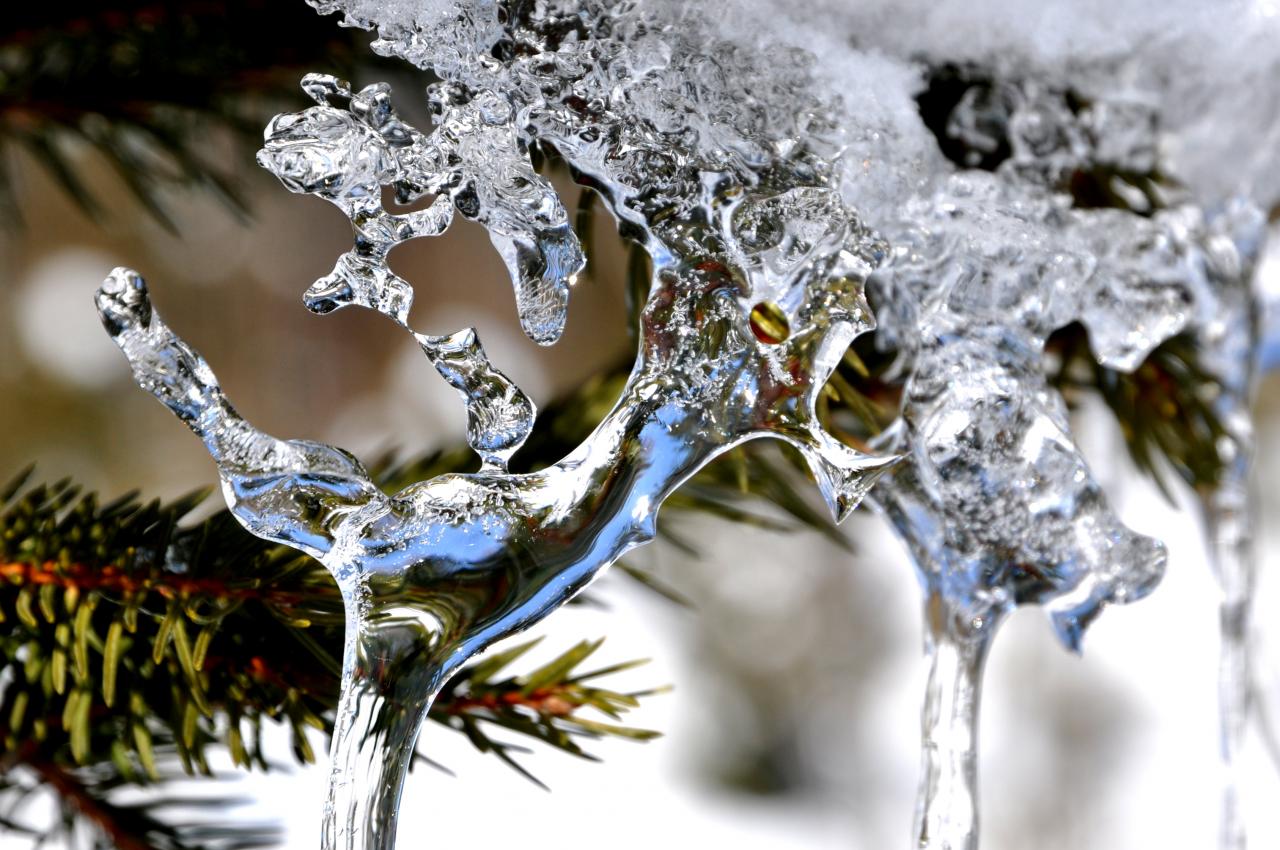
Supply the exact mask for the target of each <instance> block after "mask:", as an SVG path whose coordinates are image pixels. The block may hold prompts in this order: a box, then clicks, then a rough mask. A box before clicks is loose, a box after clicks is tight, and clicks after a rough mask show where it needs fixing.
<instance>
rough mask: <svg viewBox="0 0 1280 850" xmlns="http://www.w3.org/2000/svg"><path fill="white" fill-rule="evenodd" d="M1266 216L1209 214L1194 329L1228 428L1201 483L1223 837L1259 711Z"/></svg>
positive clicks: (1232, 210) (1236, 837)
mask: <svg viewBox="0 0 1280 850" xmlns="http://www.w3.org/2000/svg"><path fill="white" fill-rule="evenodd" d="M1264 229H1265V224H1264V222H1263V219H1262V216H1261V214H1260V212H1259V211H1258V210H1257V209H1256V208H1254V207H1253V206H1251V205H1249V204H1247V203H1244V202H1242V201H1236V202H1234V203H1232V204H1230V205H1228V207H1227V209H1226V210H1225V211H1224V212H1223V213H1222V214H1221V215H1220V216H1218V217H1217V218H1215V219H1214V220H1212V221H1211V222H1209V224H1208V227H1207V228H1205V230H1206V231H1207V232H1206V233H1205V234H1204V235H1203V237H1202V238H1203V241H1204V242H1205V243H1206V245H1207V247H1208V258H1209V262H1208V264H1207V269H1208V273H1209V281H1210V282H1211V284H1212V285H1211V286H1208V287H1206V288H1205V289H1203V290H1202V291H1201V292H1199V293H1198V295H1199V300H1200V302H1201V303H1200V304H1199V305H1198V307H1199V309H1198V310H1197V314H1198V320H1197V322H1196V325H1195V328H1194V332H1195V341H1196V345H1197V350H1198V354H1199V365H1200V366H1201V368H1203V370H1204V371H1205V374H1206V375H1208V376H1210V377H1211V378H1212V379H1213V381H1214V382H1215V383H1216V393H1217V394H1216V397H1215V398H1214V399H1213V409H1214V412H1215V414H1216V415H1217V417H1218V419H1219V421H1220V422H1221V424H1222V426H1223V429H1224V433H1223V434H1222V435H1221V436H1220V437H1219V438H1218V445H1217V449H1218V455H1219V460H1220V461H1221V464H1222V467H1221V473H1220V477H1219V479H1218V481H1216V482H1214V483H1213V484H1209V485H1207V486H1205V487H1203V488H1202V489H1201V490H1200V492H1199V494H1198V495H1199V497H1200V506H1201V511H1202V514H1203V516H1204V521H1205V530H1206V537H1207V543H1208V555H1209V563H1210V566H1211V567H1212V569H1213V573H1214V578H1215V579H1216V580H1217V582H1218V587H1219V590H1220V593H1221V598H1220V599H1219V602H1218V622H1219V630H1220V640H1219V650H1218V652H1219V661H1218V711H1219V748H1220V753H1221V759H1222V814H1221V821H1220V832H1219V846H1220V847H1221V848H1222V850H1243V848H1244V847H1245V846H1246V845H1247V840H1246V838H1247V831H1246V828H1245V820H1244V816H1243V813H1242V811H1241V807H1240V802H1241V801H1240V793H1241V765H1240V754H1241V749H1242V747H1243V745H1244V738H1245V732H1246V730H1247V728H1248V725H1249V721H1250V717H1251V715H1252V713H1253V706H1252V705H1251V703H1252V693H1253V669H1252V663H1251V656H1252V653H1251V648H1250V630H1251V627H1252V616H1251V614H1252V607H1253V589H1254V585H1255V579H1256V569H1257V563H1256V559H1255V555H1254V549H1253V546H1254V523H1255V519H1256V518H1255V507H1254V493H1253V481H1252V470H1253V454H1254V428H1253V414H1252V404H1253V393H1254V384H1255V378H1256V374H1257V367H1258V363H1259V359H1260V342H1261V340H1260V330H1259V326H1258V323H1259V315H1258V312H1259V304H1258V298H1257V294H1256V293H1255V291H1254V287H1253V282H1252V277H1253V267H1254V263H1255V261H1256V260H1257V257H1258V254H1259V253H1260V251H1259V248H1260V245H1261V240H1262V235H1263V233H1264Z"/></svg>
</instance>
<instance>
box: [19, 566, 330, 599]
mask: <svg viewBox="0 0 1280 850" xmlns="http://www.w3.org/2000/svg"><path fill="white" fill-rule="evenodd" d="M0 579H9V580H10V581H12V582H14V583H15V584H52V585H56V586H58V587H61V588H69V587H75V588H76V589H78V590H90V591H93V590H96V591H108V592H117V593H122V594H135V593H141V592H155V593H158V594H160V595H161V596H163V597H164V598H165V599H188V598H190V597H193V596H205V597H213V598H217V599H257V600H262V601H264V602H268V603H271V604H274V605H282V606H295V605H300V604H302V603H303V602H310V601H311V598H312V595H311V594H308V595H307V596H304V595H303V594H301V593H298V592H294V591H287V590H279V589H277V588H273V587H270V586H263V585H261V584H256V583H255V584H248V585H241V586H233V585H231V584H230V583H228V582H227V581H224V580H221V579H211V578H189V577H186V576H180V575H175V574H172V573H161V574H159V575H156V574H151V575H147V576H142V577H139V576H135V575H131V574H130V573H129V572H127V571H125V570H123V569H121V568H120V567H117V566H114V565H107V566H103V567H91V566H87V565H85V564H68V565H59V564H58V563H57V562H55V561H45V562H43V563H39V564H29V563H17V562H13V563H0ZM333 597H334V598H335V599H337V598H338V597H339V593H338V589H337V585H334V592H333Z"/></svg>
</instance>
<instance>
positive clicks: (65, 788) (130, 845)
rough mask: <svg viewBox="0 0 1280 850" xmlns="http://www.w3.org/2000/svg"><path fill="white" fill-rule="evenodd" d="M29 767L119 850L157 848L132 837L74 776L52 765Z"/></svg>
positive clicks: (29, 764)
mask: <svg viewBox="0 0 1280 850" xmlns="http://www.w3.org/2000/svg"><path fill="white" fill-rule="evenodd" d="M27 766H28V767H30V768H31V769H32V770H34V771H35V772H36V774H37V775H38V776H39V777H40V779H41V780H43V781H44V782H45V783H46V784H48V785H49V786H50V787H51V788H53V789H54V790H55V791H57V792H58V794H59V795H60V796H61V797H62V799H64V800H66V801H67V802H69V803H70V804H71V805H73V806H75V807H76V809H77V810H79V812H80V814H82V815H83V816H84V817H85V818H87V819H88V820H90V821H92V822H93V823H94V824H95V825H97V827H98V828H99V829H101V830H102V831H103V832H104V833H105V834H106V835H107V837H109V838H110V839H111V841H112V843H113V844H115V846H116V850H156V847H155V845H153V844H151V843H150V842H148V841H146V840H145V839H143V838H141V837H139V836H137V835H133V834H131V833H130V832H129V831H128V830H127V829H125V828H124V827H123V826H122V825H121V824H120V823H119V822H118V821H117V820H116V818H115V817H114V815H113V814H112V812H111V809H110V808H108V807H107V806H104V805H103V804H102V802H101V801H100V800H98V798H96V797H94V796H93V795H92V794H90V793H89V791H88V789H86V788H85V787H84V785H83V784H81V783H80V782H79V781H78V780H77V779H76V778H75V777H74V776H72V775H71V774H70V773H69V772H67V771H65V770H63V769H62V768H60V767H58V766H57V765H56V764H54V763H53V762H48V761H43V762H39V761H37V762H28V763H27Z"/></svg>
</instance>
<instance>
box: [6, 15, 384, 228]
mask: <svg viewBox="0 0 1280 850" xmlns="http://www.w3.org/2000/svg"><path fill="white" fill-rule="evenodd" d="M5 23H6V27H5V31H4V32H3V33H0V212H4V213H5V214H6V217H7V218H9V219H10V220H11V221H14V220H17V218H19V216H20V213H19V210H18V209H17V202H16V199H15V197H14V194H13V182H14V176H15V175H14V173H13V170H14V157H13V155H12V153H11V151H16V150H17V149H24V150H25V151H26V152H27V153H28V154H29V155H30V156H32V157H33V158H34V159H35V160H36V161H37V162H39V163H40V164H41V166H42V167H44V168H45V170H46V171H48V172H49V174H50V175H51V176H52V177H53V178H54V180H55V181H56V182H57V183H58V185H59V186H60V187H61V188H62V189H63V191H65V192H66V193H67V195H68V196H69V197H70V198H72V200H74V201H75V202H76V203H77V205H79V206H80V208H81V209H82V210H83V211H84V212H85V213H87V214H89V215H92V216H100V215H101V213H102V211H103V204H102V202H101V201H100V200H99V199H98V198H96V197H95V196H94V195H93V194H92V193H91V192H90V191H89V189H88V188H87V185H86V180H85V179H84V177H83V176H82V174H81V173H80V170H81V168H82V166H81V164H80V161H79V158H78V157H77V156H75V155H74V154H75V150H76V148H77V147H83V146H85V145H88V146H90V147H92V148H94V149H96V150H97V151H98V152H99V153H100V154H101V155H102V156H103V157H104V158H105V160H106V161H107V162H108V163H110V164H111V166H112V167H113V168H114V169H115V170H116V171H117V173H118V174H119V176H120V177H121V179H122V180H123V181H124V183H125V185H126V186H127V187H128V188H129V190H130V192H131V193H133V194H134V195H135V197H137V199H138V200H139V201H140V202H141V203H142V205H143V207H144V208H145V209H146V210H148V212H149V213H150V214H151V215H152V216H154V217H155V218H156V219H157V220H158V221H160V222H162V223H164V224H165V225H166V226H169V227H170V228H172V227H173V222H172V221H171V219H170V217H169V215H168V213H167V211H166V209H165V204H164V194H165V192H166V191H167V190H168V189H170V188H174V187H179V188H194V189H200V190H203V191H208V192H210V193H211V194H212V195H214V196H215V197H218V198H220V199H222V200H223V201H225V202H226V203H227V205H228V206H229V207H230V208H231V209H232V210H234V211H236V212H238V213H240V214H243V213H244V212H245V207H244V201H243V199H242V197H241V196H240V194H239V192H238V191H237V189H236V188H235V180H234V169H231V168H228V167H227V166H225V165H221V164H218V163H215V162H214V161H213V160H212V159H210V157H209V156H208V155H207V154H206V153H204V151H207V150H209V148H210V146H209V145H208V144H203V143H202V142H204V141H206V140H207V138H208V137H209V135H210V133H211V132H221V133H223V134H225V136H226V137H227V138H229V139H231V140H234V141H236V142H237V144H239V145H242V146H243V148H242V150H241V152H240V153H241V154H242V156H241V157H239V158H240V159H243V160H244V161H245V162H248V161H249V153H250V150H251V148H250V146H251V145H254V144H256V143H257V142H259V141H260V140H261V132H262V126H263V124H264V123H265V122H266V120H267V119H268V118H270V116H271V115H272V114H273V113H274V112H275V111H277V107H280V106H281V105H283V104H294V103H296V102H298V100H299V98H300V95H299V94H297V79H298V77H299V75H300V74H302V73H304V72H305V71H310V70H316V69H320V68H323V69H326V70H329V71H331V72H335V73H340V74H349V73H350V72H351V71H353V70H354V69H355V68H356V67H357V66H358V65H359V66H364V65H372V64H377V63H380V62H381V61H382V60H380V59H379V58H378V57H376V56H374V55H373V54H372V52H371V51H369V49H368V47H367V42H368V37H367V35H365V34H363V33H355V32H353V31H351V30H347V29H342V28H339V27H335V26H333V23H332V21H329V20H326V19H323V18H321V17H319V16H318V15H316V14H315V13H314V11H313V10H311V9H310V8H308V7H307V6H306V4H304V3H301V2H297V3H281V2H270V0H230V2H226V3H212V2H203V0H188V2H175V1H174V0H116V2H112V3H106V4H103V3H90V2H83V1H81V2H75V1H74V0H73V2H63V3H43V4H42V3H25V4H19V5H18V6H15V7H14V8H12V9H8V10H6V12H5Z"/></svg>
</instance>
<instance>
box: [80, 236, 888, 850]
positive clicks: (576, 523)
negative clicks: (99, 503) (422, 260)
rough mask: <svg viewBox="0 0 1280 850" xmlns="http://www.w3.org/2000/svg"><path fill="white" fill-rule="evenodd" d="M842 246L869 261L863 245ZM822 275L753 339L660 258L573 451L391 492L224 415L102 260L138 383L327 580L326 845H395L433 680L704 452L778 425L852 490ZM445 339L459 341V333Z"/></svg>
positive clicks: (257, 528)
mask: <svg viewBox="0 0 1280 850" xmlns="http://www.w3.org/2000/svg"><path fill="white" fill-rule="evenodd" d="M833 231H834V234H835V235H836V236H837V237H839V238H841V239H844V238H846V237H847V236H848V235H849V233H850V229H849V227H848V226H847V225H839V226H834V227H833ZM848 262H850V263H853V264H854V265H852V266H851V267H850V271H854V269H855V267H856V263H857V262H860V263H862V264H863V265H862V271H863V273H865V271H866V269H867V266H866V265H865V261H862V260H859V261H856V262H855V261H854V259H853V258H852V256H851V257H850V258H849V260H848ZM837 280H838V281H841V282H840V283H839V284H838V285H837V286H835V287H834V288H825V289H815V294H816V293H817V292H821V293H822V294H823V296H824V297H823V298H821V299H818V300H813V301H811V302H810V305H809V307H808V308H806V310H804V311H802V312H801V313H800V314H798V316H797V325H796V328H795V332H794V333H793V334H792V335H791V336H790V337H789V338H788V339H787V340H785V341H784V342H780V343H778V344H765V343H762V342H760V341H759V340H757V339H756V338H755V336H754V335H753V334H752V332H751V328H750V323H749V309H747V308H744V307H743V306H742V304H740V303H739V301H738V299H737V298H736V297H735V296H736V295H737V294H738V293H739V292H740V289H741V286H742V284H741V282H740V281H739V280H738V279H737V278H735V276H734V275H733V274H732V273H731V272H730V270H729V268H728V267H726V266H724V265H721V264H717V263H713V262H706V261H703V262H699V263H696V264H693V265H678V266H674V267H671V266H669V267H666V268H662V269H661V271H660V273H659V274H658V275H657V277H656V278H655V281H654V284H653V295H652V297H651V299H650V302H649V305H648V307H647V309H646V311H645V313H644V321H643V342H642V350H641V354H640V357H639V360H638V362H637V365H636V368H635V371H634V372H633V374H632V376H631V379H630V380H629V382H628V384H627V386H626V388H625V390H624V391H623V393H622V396H621V398H620V399H619V401H618V404H617V405H616V406H615V407H614V409H613V411H612V412H611V413H610V414H609V415H608V416H606V417H605V419H604V421H603V422H602V423H601V424H600V425H599V427H597V428H596V430H595V431H594V432H593V433H592V434H591V436H590V437H589V438H588V439H587V440H586V441H585V442H584V443H583V444H582V445H581V446H579V447H578V449H577V450H575V451H574V452H572V453H571V454H570V455H569V456H568V457H566V458H565V459H564V460H562V461H561V462H560V463H557V464H555V465H553V466H551V467H549V468H547V469H545V470H542V471H540V472H537V473H532V474H526V475H511V474H505V473H503V472H501V471H500V470H498V469H495V468H490V469H487V470H482V471H481V472H480V473H477V474H474V475H442V476H439V477H437V478H434V479H431V480H429V481H424V482H422V483H420V484H416V485H413V486H411V487H409V488H407V489H405V490H403V491H402V492H400V493H398V494H396V495H394V496H391V497H387V496H385V495H383V494H382V493H381V492H380V491H379V490H378V489H377V488H376V487H375V486H374V485H373V484H372V483H371V482H370V481H369V479H368V477H367V476H366V475H365V473H364V471H363V470H362V469H361V468H360V466H359V464H358V463H357V462H356V461H355V460H354V459H352V458H350V456H348V455H346V454H345V453H344V452H342V451H341V450H339V449H335V448H332V447H329V446H324V445H320V444H314V443H303V442H297V441H290V442H286V441H280V440H276V439H274V438H272V437H269V436H267V435H265V434H263V433H261V432H259V431H257V430H255V429H254V428H253V427H252V426H250V425H249V424H248V423H246V422H245V421H244V420H243V419H241V418H240V417H239V416H238V415H237V414H236V412H235V411H234V409H233V408H232V407H231V406H230V404H229V403H227V401H226V399H225V398H224V397H223V395H222V393H221V391H220V390H219V389H218V385H217V381H216V379H215V378H214V376H213V373H212V372H211V371H210V370H209V367H208V366H207V364H205V362H204V361H203V360H202V359H200V358H199V356H198V355H196V354H195V353H194V352H193V351H192V350H191V349H190V348H189V347H188V346H187V345H186V344H184V343H183V342H182V341H181V340H179V339H178V338H177V337H175V336H174V335H173V334H172V333H171V332H170V331H169V330H168V328H166V327H165V326H164V324H163V323H162V322H161V321H160V319H159V317H158V316H156V315H155V313H154V311H153V310H152V309H151V305H150V301H149V299H148V297H147V292H146V289H145V286H144V285H143V283H142V280H141V278H140V277H139V276H138V275H137V274H135V273H133V272H130V271H128V270H125V269H118V270H116V271H115V272H113V273H112V275H111V277H109V278H108V279H107V282H106V283H105V284H104V285H103V287H102V289H101V290H100V291H99V295H98V304H99V308H100V310H101V312H102V316H103V322H104V324H105V325H106V327H107V329H108V331H109V332H110V333H111V335H112V336H113V338H114V339H115V341H116V342H117V344H118V345H119V346H120V347H121V349H122V350H123V351H124V352H125V354H126V356H128V358H129V360H130V362H131V364H132V365H133V368H134V374H135V377H136V378H137V380H138V382H139V383H140V384H141V385H142V386H143V387H144V388H145V389H147V390H149V391H150V392H152V393H153V394H154V395H156V397H157V398H159V399H160V400H161V401H162V402H164V403H165V404H166V405H167V406H168V407H169V408H170V409H171V410H173V411H174V413H176V414H177V415H178V416H179V417H181V418H182V419H183V420H184V421H186V422H187V423H188V425H190V426H191V427H192V429H193V430H195V431H196V433H197V434H198V435H199V436H201V438H202V439H204V441H205V445H206V446H207V447H208V449H209V452H210V454H211V455H212V456H213V458H214V460H215V461H216V462H217V464H218V470H219V474H220V475H221V477H222V481H223V489H224V493H225V494H226V496H227V499H228V502H229V503H230V504H231V506H232V510H233V512H234V514H235V516H236V517H237V518H238V519H239V520H240V521H241V522H242V523H243V524H244V525H245V527H246V528H248V529H249V530H250V531H252V532H254V533H255V534H258V535H260V536H263V537H267V538H269V539H272V540H277V541H280V542H283V543H286V544H289V545H293V546H297V547H299V548H302V549H304V550H305V551H307V552H309V553H310V554H312V555H314V556H316V557H317V558H319V559H320V560H321V562H322V563H324V565H325V566H326V568H328V569H329V571H330V572H331V573H333V575H334V576H335V578H336V579H337V581H338V584H339V587H340V588H341V589H342V592H343V597H344V599H345V601H346V608H347V641H346V653H345V657H344V662H343V693H342V701H341V708H340V710H339V713H338V716H337V718H336V722H335V731H334V741H333V765H332V768H331V776H330V793H329V801H328V803H327V805H326V809H325V825H324V836H325V838H324V846H325V847H326V848H343V850H355V848H362V850H374V848H378V849H379V850H387V848H390V847H391V846H392V844H393V841H394V834H395V817H396V811H397V808H398V804H399V795H400V789H401V787H402V784H403V779H404V773H405V770H406V768H407V763H408V759H409V758H410V756H411V754H412V748H413V742H414V739H415V738H416V736H417V733H418V730H419V728H420V726H421V723H422V720H423V718H424V717H425V714H426V711H427V710H428V708H429V706H430V702H431V700H432V698H433V697H434V695H435V693H436V692H437V691H438V689H439V688H440V686H441V685H443V683H444V682H445V681H446V680H447V678H448V677H449V676H450V675H451V674H452V673H453V672H455V671H456V670H457V669H458V668H459V667H460V666H461V665H462V664H463V663H464V662H465V661H466V660H467V659H469V658H471V657H472V656H473V655H475V654H476V653H477V652H479V651H480V650H482V649H483V648H485V647H486V646H488V645H489V644H491V643H492V642H494V641H496V640H498V639H500V638H502V637H505V636H507V635H510V634H511V633H513V632H515V631H517V630H520V629H523V628H525V627H527V626H529V625H531V624H533V623H535V622H537V621H538V620H540V619H541V618H542V617H544V616H546V615H547V614H548V613H550V612H551V611H553V610H554V609H556V608H557V607H559V606H560V605H562V604H564V602H566V601H567V600H568V599H569V598H570V597H572V596H573V595H574V594H576V593H577V592H578V591H580V590H581V589H582V588H583V587H584V586H585V585H586V584H587V583H588V582H590V581H591V580H592V579H593V578H594V577H595V576H596V575H597V574H598V573H599V572H600V571H601V570H603V569H604V568H605V567H607V566H608V565H609V564H611V563H612V562H613V561H614V560H616V559H617V558H618V557H619V556H620V555H621V554H623V553H624V552H626V551H627V550H628V549H630V548H632V547H634V546H637V545H639V544H641V543H644V542H647V541H648V540H650V539H651V538H652V537H653V535H654V533H655V522H656V513H657V510H658V507H659V506H660V505H661V504H662V501H663V500H664V499H665V498H666V497H667V496H668V495H669V494H670V493H671V492H672V491H673V490H674V489H675V488H676V487H677V486H679V484H680V483H681V482H683V481H684V480H685V479H687V478H688V477H689V476H690V475H692V474H693V473H694V472H696V471H697V470H698V469H699V468H701V467H702V466H703V465H705V464H706V463H708V462H709V461H710V460H711V459H712V458H714V457H716V456H717V455H718V454H720V453H722V452H724V451H726V450H728V449H729V448H732V447H733V446H735V445H737V444H738V443H740V442H742V441H743V440H747V439H752V438H755V437H763V436H772V437H775V438H778V439H782V440H785V441H787V442H789V443H791V444H792V445H794V446H796V448H798V449H799V450H800V451H801V452H803V453H804V454H805V456H806V457H808V458H809V459H810V462H811V463H812V464H813V466H814V469H815V471H816V472H817V473H818V476H819V480H820V483H822V484H823V491H824V495H826V496H827V498H828V500H829V502H830V503H831V506H832V509H833V511H835V512H837V514H843V513H846V512H847V511H848V510H850V509H851V508H852V507H853V505H854V504H856V503H857V501H858V499H859V498H860V497H861V495H862V494H863V493H864V492H865V491H866V489H867V488H868V487H869V486H870V485H871V483H872V482H873V481H874V480H875V478H876V476H877V475H878V474H879V473H880V472H881V471H882V470H884V469H885V467H886V466H887V465H888V464H889V463H890V462H891V460H892V458H889V457H872V456H868V455H861V454H859V453H857V452H855V451H853V450H851V449H848V448H845V447H844V446H842V445H840V444H838V443H836V442H835V441H834V440H831V439H830V438H829V437H826V436H825V435H824V434H823V432H821V430H820V429H819V427H818V426H817V424H816V418H815V417H814V413H813V411H814V401H815V396H816V393H817V392H818V390H819V389H820V388H821V386H822V384H823V383H825V381H826V378H827V376H828V375H829V374H830V371H831V369H832V368H833V367H834V364H835V358H834V357H833V356H832V353H833V352H840V351H843V350H844V348H845V347H847V345H848V344H849V341H850V339H851V338H852V337H853V335H855V334H856V333H858V332H859V331H860V330H862V329H865V328H866V327H867V326H868V324H869V322H868V318H867V312H866V306H865V303H864V302H863V301H862V295H861V290H860V287H859V286H855V285H850V284H849V282H848V279H847V278H846V277H844V276H841V277H838V278H837ZM433 344H435V343H433ZM448 344H449V345H453V346H456V347H457V348H458V350H459V351H462V352H464V353H465V351H466V349H467V346H468V345H469V340H467V339H465V338H464V339H457V340H452V341H450V342H449V343H448ZM441 360H442V362H445V363H448V362H449V360H448V356H447V355H444V356H442V358H441ZM463 360H464V362H468V363H469V362H470V361H469V359H468V358H467V357H465V356H464V357H463ZM457 380H458V381H459V383H460V384H461V385H467V384H468V381H470V380H471V376H468V375H467V374H465V370H463V373H461V374H460V375H459V376H458V378H457ZM495 451H498V453H501V452H502V451H505V449H503V448H498V449H496V450H495Z"/></svg>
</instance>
